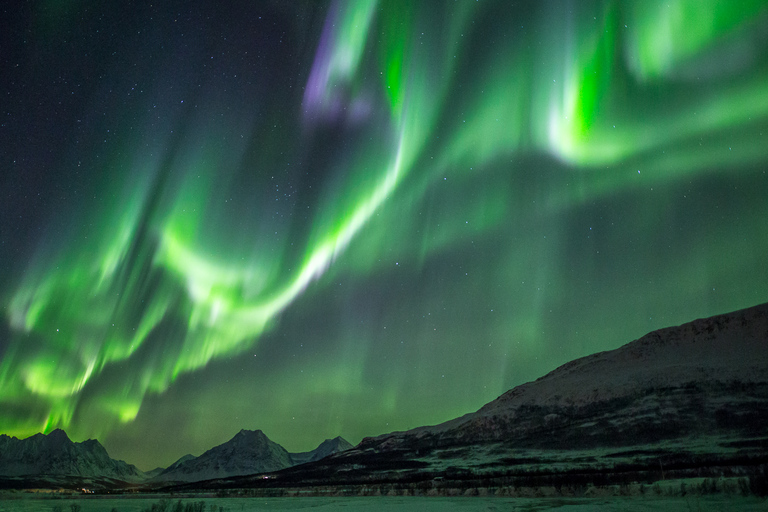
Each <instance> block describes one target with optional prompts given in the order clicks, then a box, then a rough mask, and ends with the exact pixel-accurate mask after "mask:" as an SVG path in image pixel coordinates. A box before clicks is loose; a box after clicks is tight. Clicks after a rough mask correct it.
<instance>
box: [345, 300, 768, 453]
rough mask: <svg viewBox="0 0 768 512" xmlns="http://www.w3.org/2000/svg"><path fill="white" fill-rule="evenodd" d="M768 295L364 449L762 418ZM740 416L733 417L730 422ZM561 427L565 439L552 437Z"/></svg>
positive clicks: (767, 375)
mask: <svg viewBox="0 0 768 512" xmlns="http://www.w3.org/2000/svg"><path fill="white" fill-rule="evenodd" d="M767 389H768V304H763V305H759V306H755V307H752V308H748V309H744V310H740V311H736V312H733V313H728V314H724V315H718V316H714V317H711V318H706V319H700V320H695V321H693V322H689V323H686V324H683V325H680V326H677V327H669V328H665V329H660V330H658V331H654V332H651V333H649V334H647V335H645V336H643V337H642V338H640V339H638V340H635V341H633V342H630V343H628V344H626V345H624V346H622V347H620V348H618V349H615V350H611V351H607V352H600V353H597V354H593V355H590V356H587V357H583V358H580V359H576V360H574V361H571V362H569V363H567V364H564V365H563V366H561V367H559V368H557V369H556V370H554V371H552V372H550V373H549V374H547V375H545V376H543V377H541V378H539V379H537V380H536V381H533V382H529V383H527V384H523V385H521V386H517V387H516V388H514V389H512V390H510V391H507V392H506V393H504V394H503V395H501V396H500V397H499V398H497V399H496V400H494V401H492V402H490V403H488V404H486V405H485V406H483V407H482V408H480V409H479V410H478V411H477V412H474V413H470V414H466V415H464V416H462V417H460V418H456V419H454V420H451V421H448V422H445V423H442V424H439V425H435V426H428V427H420V428H416V429H413V430H410V431H407V432H395V433H392V434H386V435H383V436H379V437H376V438H367V439H365V440H363V443H361V445H360V446H359V448H361V449H365V448H367V447H376V449H392V448H398V447H402V446H405V445H408V446H411V447H417V446H419V445H422V444H423V445H424V447H426V446H439V445H449V444H465V443H473V442H486V441H499V440H514V439H518V440H521V441H525V442H526V443H528V444H529V445H536V444H537V443H539V444H546V443H550V444H552V443H555V442H556V441H558V439H559V440H560V442H561V443H564V442H566V441H567V440H572V439H576V438H578V439H588V438H590V437H591V438H593V439H594V440H595V442H598V441H599V440H600V439H610V440H611V442H612V443H614V444H617V443H619V444H620V443H621V442H622V436H623V437H627V438H629V437H630V436H638V435H640V436H641V437H642V436H648V437H652V438H653V437H656V438H674V437H679V436H682V435H689V434H691V433H695V432H704V431H706V430H709V431H710V432H711V431H714V430H717V429H720V428H725V427H728V425H729V424H730V425H731V427H732V429H733V428H738V429H741V430H744V429H750V428H752V427H754V425H755V423H756V421H757V420H758V419H759V416H761V415H762V414H764V413H766V412H768V400H766V397H765V396H764V395H765V392H766V390H767ZM729 422H730V423H729ZM554 431H557V432H558V434H557V436H558V439H551V438H552V437H553V436H552V435H551V434H552V432H554Z"/></svg>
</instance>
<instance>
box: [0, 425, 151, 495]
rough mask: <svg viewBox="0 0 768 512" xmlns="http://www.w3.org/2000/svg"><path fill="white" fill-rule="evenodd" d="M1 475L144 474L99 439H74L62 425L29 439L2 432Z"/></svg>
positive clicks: (131, 478) (135, 477) (128, 477)
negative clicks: (114, 456)
mask: <svg viewBox="0 0 768 512" xmlns="http://www.w3.org/2000/svg"><path fill="white" fill-rule="evenodd" d="M0 475H2V476H26V475H57V476H78V477H107V478H115V479H118V480H124V481H129V482H130V481H138V480H140V479H142V478H143V476H144V475H143V473H142V472H141V471H139V470H138V469H137V468H136V467H135V466H133V465H132V464H127V463H125V462H123V461H118V460H113V459H111V458H110V457H109V455H108V454H107V451H106V450H105V449H104V447H103V446H101V444H100V443H99V442H98V441H96V440H95V439H89V440H87V441H84V442H82V443H73V442H72V441H71V440H70V439H69V437H68V436H67V434H66V433H65V432H64V431H63V430H60V429H56V430H54V431H53V432H51V433H50V434H48V435H45V434H35V435H34V436H32V437H28V438H27V439H17V438H15V437H9V436H6V435H0Z"/></svg>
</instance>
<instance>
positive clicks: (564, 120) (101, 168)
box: [0, 0, 768, 470]
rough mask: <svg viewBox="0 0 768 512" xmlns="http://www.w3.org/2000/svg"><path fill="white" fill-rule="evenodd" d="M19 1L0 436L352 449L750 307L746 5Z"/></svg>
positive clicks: (160, 450) (505, 0)
mask: <svg viewBox="0 0 768 512" xmlns="http://www.w3.org/2000/svg"><path fill="white" fill-rule="evenodd" d="M8 4H9V5H8ZM8 4H4V6H3V7H1V8H0V13H1V16H0V18H1V21H0V49H1V51H0V314H1V316H0V357H1V358H2V359H0V432H2V433H5V434H9V435H14V436H17V437H27V436H29V435H32V434H34V433H36V432H40V431H43V432H49V431H51V430H53V429H54V428H63V429H64V430H66V431H67V433H68V434H69V435H70V437H71V438H72V439H73V440H76V441H81V440H84V439H87V438H97V439H99V440H100V441H101V442H102V444H104V445H105V447H106V448H107V450H108V451H109V453H110V455H111V456H112V457H114V458H119V459H123V460H126V461H127V462H130V463H134V464H136V465H138V466H139V467H140V468H141V469H144V470H149V469H151V468H153V467H156V466H159V465H162V466H165V465H168V464H170V463H172V462H173V461H175V460H176V459H177V458H179V457H181V456H182V455H185V454H186V453H193V454H194V455H199V454H200V453H202V452H203V451H204V450H206V449H208V448H211V447H212V446H214V445H216V444H220V443H222V442H224V441H226V440H228V439H229V438H231V437H232V436H233V435H234V434H235V433H237V432H238V431H239V430H240V429H242V428H245V429H250V430H254V429H262V430H263V431H264V432H265V433H266V434H267V436H269V437H270V438H271V439H272V440H274V441H276V442H278V443H280V444H282V445H283V446H284V447H285V448H286V449H288V450H289V451H294V452H298V451H304V450H310V449H312V448H314V447H315V446H316V445H318V444H319V443H320V442H321V441H322V440H324V439H326V438H331V437H335V436H337V435H341V436H343V437H344V438H346V439H347V440H349V441H350V442H352V443H357V442H359V441H360V440H361V439H362V437H364V436H369V435H377V434H381V433H385V432H391V431H394V430H403V429H407V428H411V427H416V426H420V425H425V424H434V423H438V422H441V421H445V420H448V419H451V418H453V417H456V416H459V415H461V414H464V413H467V412H471V411H474V410H476V409H477V408H479V407H480V406H482V405H483V404H484V403H486V402H488V401H490V400H492V399H494V398H496V397H497V396H498V395H500V394H501V393H503V392H504V391H506V390H507V389H509V388H511V387H513V386H515V385H518V384H522V383H524V382H526V381H529V380H532V379H535V378H537V377H540V376H541V375H543V374H544V373H546V372H548V371H550V370H552V369H554V368H555V367H557V366H559V365H561V364H563V363H565V362H567V361H569V360H571V359H573V358H576V357H580V356H584V355H588V354H591V353H594V352H596V351H601V350H608V349H613V348H616V347H618V346H620V345H623V344H624V343H627V342H629V341H631V340H633V339H636V338H638V337H640V336H642V335H643V334H645V333H647V332H648V331H651V330H654V329H658V328H661V327H666V326H669V325H675V324H679V323H682V322H685V321H689V320H692V319H695V318H699V317H705V316H710V315H714V314H718V313H724V312H727V311H732V310H735V309H739V308H743V307H747V306H751V305H755V304H758V303H761V302H765V301H768V263H766V261H768V258H767V257H766V255H768V174H766V172H767V170H766V169H768V3H767V2H765V1H763V0H761V1H753V0H642V1H626V2H621V1H609V0H605V1H587V0H578V1H576V0H573V1H566V0H562V1H559V0H551V1H544V0H533V1H529V2H526V1H522V2H521V1H517V2H511V1H509V0H500V1H498V2H493V1H489V0H480V1H475V0H459V1H456V2H453V1H448V0H444V1H421V0H420V1H418V2H415V1H410V0H382V1H379V2H377V1H374V0H349V1H338V2H331V3H325V2H319V1H317V2H316V1H309V0H305V1H298V0H291V1H282V0H281V1H272V2H270V1H251V2H247V1H241V2H234V1H233V2H229V1H223V2H210V1H208V2H206V1H202V0H196V1H195V0H193V1H184V2H182V1H175V0H169V1H157V2H154V4H151V3H150V2H120V3H119V5H118V3H109V2H102V1H90V0H70V1H63V0H45V1H37V2H24V3H21V2H10V3H8Z"/></svg>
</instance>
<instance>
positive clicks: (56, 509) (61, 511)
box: [53, 505, 64, 512]
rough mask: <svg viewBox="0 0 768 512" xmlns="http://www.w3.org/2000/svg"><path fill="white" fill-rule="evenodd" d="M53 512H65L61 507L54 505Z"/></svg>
mask: <svg viewBox="0 0 768 512" xmlns="http://www.w3.org/2000/svg"><path fill="white" fill-rule="evenodd" d="M53 512H64V509H63V508H61V505H54V506H53Z"/></svg>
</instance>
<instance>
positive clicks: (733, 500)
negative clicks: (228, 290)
mask: <svg viewBox="0 0 768 512" xmlns="http://www.w3.org/2000/svg"><path fill="white" fill-rule="evenodd" d="M201 501H203V502H205V505H204V507H203V510H204V511H205V512H210V511H214V512H265V511H271V510H275V511H291V510H307V511H309V510H311V511H312V512H323V511H329V512H330V511H336V510H347V511H350V512H352V511H358V510H360V511H363V512H379V511H392V512H394V511H402V512H433V511H434V512H452V511H457V512H461V511H466V512H470V511H498V512H501V511H507V510H509V511H513V510H514V511H519V512H545V511H555V510H556V511H562V512H576V511H585V512H586V511H590V510H601V511H603V510H604V511H629V512H645V511H649V512H650V511H678V510H681V511H689V510H690V511H703V512H709V511H713V512H714V511H744V512H752V511H755V512H757V511H765V510H768V500H766V499H765V498H756V497H742V496H727V495H714V496H695V495H692V496H685V497H665V496H644V497H616V496H607V497H599V498H499V497H471V498H463V497H462V498H444V497H386V496H380V497H362V498H361V497H350V498H330V497H327V498H205V499H184V500H182V504H183V505H184V506H185V507H186V505H187V504H188V503H196V504H199V503H200V502H201ZM158 502H159V499H158V498H153V499H150V498H143V497H142V498H133V497H124V498H102V497H76V498H52V499H46V498H39V497H30V495H29V494H23V495H21V494H19V495H17V496H15V497H14V498H8V497H0V512H59V511H61V512H143V511H150V510H152V505H156V504H157V503H158ZM169 502H170V503H169V505H170V506H169V507H168V509H167V511H166V512H172V511H173V509H174V506H175V505H176V504H177V503H178V500H170V499H169Z"/></svg>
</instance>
